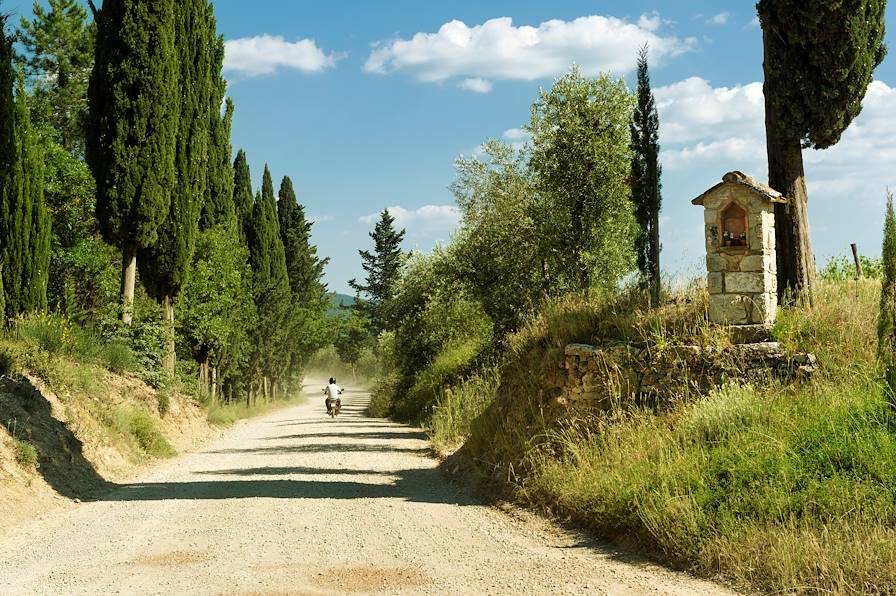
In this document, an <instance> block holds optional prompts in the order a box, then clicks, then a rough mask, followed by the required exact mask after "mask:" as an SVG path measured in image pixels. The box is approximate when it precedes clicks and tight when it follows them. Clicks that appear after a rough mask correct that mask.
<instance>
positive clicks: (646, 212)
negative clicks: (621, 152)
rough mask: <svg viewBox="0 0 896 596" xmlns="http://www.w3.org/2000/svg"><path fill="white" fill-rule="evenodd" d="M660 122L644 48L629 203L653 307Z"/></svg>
mask: <svg viewBox="0 0 896 596" xmlns="http://www.w3.org/2000/svg"><path fill="white" fill-rule="evenodd" d="M659 131H660V120H659V115H658V114H657V111H656V102H655V101H654V98H653V91H652V90H651V88H650V73H649V71H648V68H647V46H644V47H643V48H641V50H640V52H638V103H637V105H636V106H635V112H634V115H633V118H632V124H631V135H632V174H631V179H632V202H633V203H634V205H635V219H636V220H637V222H638V226H639V227H640V233H639V234H638V238H637V239H636V241H635V250H636V253H637V255H636V256H637V263H638V270H639V271H640V272H641V276H642V277H643V279H644V281H645V283H646V285H647V287H648V288H649V290H650V301H651V304H653V305H654V306H657V305H659V302H660V209H661V207H662V200H663V198H662V195H661V193H660V189H661V188H662V184H661V182H660V176H661V175H662V167H661V166H660V164H659V154H660V143H659Z"/></svg>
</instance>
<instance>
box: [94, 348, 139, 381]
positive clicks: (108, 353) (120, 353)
mask: <svg viewBox="0 0 896 596" xmlns="http://www.w3.org/2000/svg"><path fill="white" fill-rule="evenodd" d="M98 359H99V361H100V362H101V363H102V364H103V366H105V367H106V368H108V369H109V370H110V371H112V372H114V373H118V374H124V373H126V372H132V371H134V370H136V368H137V360H136V358H135V357H134V352H133V351H132V350H131V348H130V347H128V346H127V344H125V343H123V342H119V341H111V342H109V343H107V344H105V345H102V346H100V348H99V354H98Z"/></svg>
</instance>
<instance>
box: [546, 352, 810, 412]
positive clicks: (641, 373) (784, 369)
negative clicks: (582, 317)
mask: <svg viewBox="0 0 896 596" xmlns="http://www.w3.org/2000/svg"><path fill="white" fill-rule="evenodd" d="M815 367H816V361H815V357H814V356H813V355H811V354H802V353H798V354H790V353H788V352H787V351H786V350H785V349H784V347H783V346H782V345H781V344H780V343H776V342H763V343H753V344H743V345H732V346H728V347H725V348H718V347H700V346H689V345H680V346H669V347H666V348H664V349H662V350H658V349H648V348H646V347H638V346H635V345H621V346H609V347H596V346H589V345H584V344H572V345H569V346H567V347H566V349H565V359H564V361H563V364H562V365H561V369H560V371H559V373H558V375H557V377H556V379H554V380H553V381H552V384H553V387H551V392H552V395H553V401H554V403H555V404H556V405H564V406H583V407H589V408H600V409H605V410H612V409H614V408H619V407H625V406H629V405H651V406H658V405H662V404H664V403H674V402H675V401H677V400H681V399H686V398H688V397H694V396H696V395H703V394H705V393H708V392H709V391H710V390H712V389H713V388H715V387H718V386H721V385H723V384H724V383H726V382H731V381H749V382H756V383H762V382H768V381H769V380H770V379H773V378H784V379H793V378H807V377H809V376H811V375H812V373H813V372H814V371H815V370H816V368H815Z"/></svg>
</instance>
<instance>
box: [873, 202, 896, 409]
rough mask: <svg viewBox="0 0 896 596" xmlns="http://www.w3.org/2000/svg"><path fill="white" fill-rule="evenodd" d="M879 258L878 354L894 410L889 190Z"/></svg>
mask: <svg viewBox="0 0 896 596" xmlns="http://www.w3.org/2000/svg"><path fill="white" fill-rule="evenodd" d="M881 261H882V264H883V285H882V287H881V294H880V318H879V320H878V324H877V338H878V355H879V357H880V360H881V362H882V363H883V366H884V373H885V374H886V381H887V388H888V394H889V400H890V406H891V407H892V408H893V409H894V410H896V215H894V213H893V195H892V193H888V194H887V212H886V217H885V218H884V245H883V249H882V251H881Z"/></svg>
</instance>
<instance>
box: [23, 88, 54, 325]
mask: <svg viewBox="0 0 896 596" xmlns="http://www.w3.org/2000/svg"><path fill="white" fill-rule="evenodd" d="M16 144H17V146H18V165H17V167H16V178H17V180H16V187H17V190H18V201H17V204H18V206H17V210H18V211H19V212H20V213H21V224H22V225H21V228H20V229H21V233H20V235H19V238H18V239H17V240H18V251H19V255H20V267H21V274H20V275H21V276H20V277H19V279H18V280H14V281H15V282H16V283H17V285H18V288H17V292H16V293H15V294H14V296H15V298H16V301H17V304H15V305H14V306H15V307H16V308H17V310H18V311H20V312H27V311H32V310H43V309H46V307H47V282H48V280H49V269H50V232H51V229H50V228H51V226H50V215H49V212H48V210H47V205H46V202H45V201H44V164H43V152H42V151H41V150H40V143H39V141H38V138H37V132H36V131H35V130H33V129H32V127H31V115H30V112H29V109H28V94H27V93H26V92H25V79H24V77H23V76H20V77H19V84H18V87H17V90H16Z"/></svg>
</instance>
